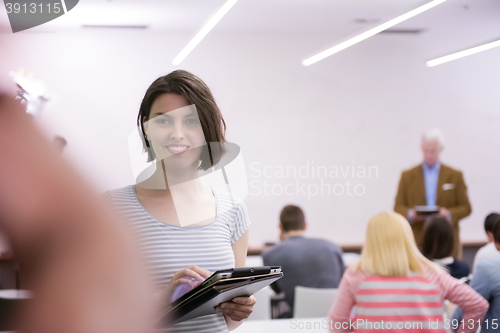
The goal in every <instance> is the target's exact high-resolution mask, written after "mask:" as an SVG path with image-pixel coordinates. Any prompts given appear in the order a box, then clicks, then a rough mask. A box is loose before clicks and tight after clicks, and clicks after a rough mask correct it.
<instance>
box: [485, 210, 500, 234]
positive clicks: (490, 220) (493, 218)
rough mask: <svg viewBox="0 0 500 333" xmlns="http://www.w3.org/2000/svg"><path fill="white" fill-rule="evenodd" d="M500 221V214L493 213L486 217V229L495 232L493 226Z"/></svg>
mask: <svg viewBox="0 0 500 333" xmlns="http://www.w3.org/2000/svg"><path fill="white" fill-rule="evenodd" d="M498 221H500V214H498V213H491V214H489V215H488V216H486V218H485V219H484V231H489V232H493V227H494V226H495V224H496V223H497V222H498Z"/></svg>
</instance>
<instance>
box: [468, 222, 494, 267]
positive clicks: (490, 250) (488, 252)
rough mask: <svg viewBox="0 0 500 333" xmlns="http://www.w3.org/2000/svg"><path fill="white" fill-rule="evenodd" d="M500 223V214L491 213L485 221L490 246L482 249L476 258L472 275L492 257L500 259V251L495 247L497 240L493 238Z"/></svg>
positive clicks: (487, 245)
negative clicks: (499, 222)
mask: <svg viewBox="0 0 500 333" xmlns="http://www.w3.org/2000/svg"><path fill="white" fill-rule="evenodd" d="M498 221H500V214H497V213H491V214H489V215H488V216H486V219H485V220H484V231H486V236H487V237H488V244H486V245H485V246H483V247H482V248H480V249H479V250H478V251H477V253H476V256H475V257H474V265H473V268H472V273H474V272H475V271H476V268H477V265H479V264H480V263H481V262H482V261H484V260H485V259H488V258H491V257H500V251H498V250H497V248H496V247H495V239H494V237H493V227H494V226H495V224H497V223H498Z"/></svg>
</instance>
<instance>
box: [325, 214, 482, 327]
mask: <svg viewBox="0 0 500 333" xmlns="http://www.w3.org/2000/svg"><path fill="white" fill-rule="evenodd" d="M444 299H448V300H450V301H451V302H453V303H456V304H458V305H460V307H461V308H462V309H463V310H464V312H465V315H464V319H465V321H466V323H468V325H466V327H465V329H464V330H460V332H467V333H468V332H471V333H472V332H475V331H476V330H477V328H478V320H479V319H480V318H482V317H483V316H484V314H485V313H486V310H487V309H488V302H487V301H486V300H485V299H484V298H483V297H481V295H479V294H478V293H477V292H475V291H474V290H473V289H472V288H470V287H469V286H468V285H466V284H461V283H459V282H458V280H456V279H454V278H452V277H451V276H450V275H449V274H448V273H446V272H445V271H444V270H442V269H441V268H439V267H438V266H437V265H435V264H434V263H432V262H430V261H429V260H427V259H426V258H425V257H424V256H422V254H420V252H419V251H418V249H417V246H416V244H415V240H414V238H413V234H412V231H411V228H410V225H409V224H408V221H406V219H405V218H404V217H403V216H401V215H399V214H397V213H393V212H384V213H380V214H378V215H375V216H373V217H372V218H371V219H370V221H369V222H368V227H367V230H366V241H365V245H364V247H363V251H362V253H361V260H360V261H359V262H358V263H357V264H355V265H354V266H353V267H349V268H348V269H347V270H346V272H345V273H344V276H343V277H342V280H341V282H340V285H339V290H338V294H337V298H336V299H335V302H334V304H333V305H332V307H331V309H330V313H329V317H330V320H331V322H330V324H331V326H330V329H331V331H332V332H337V331H341V332H351V331H355V332H356V331H359V332H361V331H363V332H380V330H381V329H382V330H384V329H385V330H392V329H394V330H397V331H399V332H401V331H408V332H409V331H414V330H415V329H424V330H426V329H427V330H429V329H431V330H432V332H436V333H445V332H446V330H445V328H446V325H445V324H448V323H447V322H444V321H443V315H444V313H445V309H444V307H443V300H444ZM354 306H356V309H355V310H354V313H353V315H354V316H353V317H350V314H351V311H352V309H353V307H354ZM469 320H471V322H472V320H474V323H472V324H470V325H469Z"/></svg>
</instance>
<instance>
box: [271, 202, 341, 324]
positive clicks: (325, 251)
mask: <svg viewBox="0 0 500 333" xmlns="http://www.w3.org/2000/svg"><path fill="white" fill-rule="evenodd" d="M279 228H280V230H281V234H280V240H281V241H282V242H281V243H280V244H278V245H275V246H274V247H272V248H271V249H269V250H268V251H266V252H264V253H263V254H262V257H263V259H264V265H266V266H281V267H282V269H283V273H284V276H283V278H281V279H279V280H278V281H276V283H275V285H274V287H275V288H277V289H279V290H280V291H283V292H284V293H285V298H286V302H287V303H288V305H289V307H290V309H291V310H290V311H289V312H286V313H285V314H282V315H280V317H282V318H291V317H292V315H293V304H294V296H295V286H303V287H310V288H337V287H338V285H339V283H340V279H341V278H342V274H343V273H344V270H345V266H344V262H343V261H342V249H341V248H340V247H339V246H338V245H335V244H334V243H332V242H330V241H327V240H324V239H316V238H306V237H304V234H305V230H306V228H307V223H306V221H305V217H304V212H303V211H302V209H300V207H297V206H294V205H288V206H285V207H284V208H283V209H282V211H281V214H280V224H279Z"/></svg>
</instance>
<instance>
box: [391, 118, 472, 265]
mask: <svg viewBox="0 0 500 333" xmlns="http://www.w3.org/2000/svg"><path fill="white" fill-rule="evenodd" d="M421 148H422V153H423V157H424V161H423V162H422V163H421V164H419V165H417V166H415V167H414V168H412V169H409V170H406V171H403V173H402V174H401V180H400V181H399V187H398V193H397V195H396V202H395V205H394V211H396V212H398V213H400V214H401V215H403V216H406V217H407V219H408V222H410V224H411V227H412V229H413V234H414V235H415V240H416V242H417V245H418V246H419V247H420V246H422V236H423V228H424V222H425V220H426V216H425V215H421V214H418V213H417V212H416V211H415V209H414V208H415V206H439V207H440V210H439V213H438V214H437V215H439V216H442V217H445V218H447V219H448V221H449V222H450V223H451V224H452V226H453V236H454V241H455V242H454V243H455V246H454V249H453V253H452V255H453V257H454V258H456V259H461V257H462V245H461V243H460V239H459V233H460V230H459V225H458V222H459V221H460V220H461V219H463V218H464V217H466V216H468V215H469V214H470V213H471V210H472V209H471V205H470V203H469V197H468V196H467V186H466V185H465V181H464V177H463V175H462V172H460V171H458V170H455V169H453V168H451V167H449V166H447V165H444V164H442V163H441V162H440V160H439V155H440V154H441V152H442V151H443V148H444V135H443V133H442V132H441V131H440V130H439V129H436V128H435V129H431V130H429V131H427V132H426V133H425V134H424V135H423V137H422V145H421Z"/></svg>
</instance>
